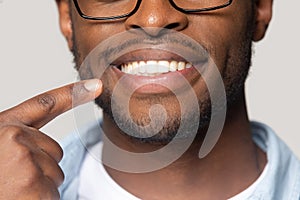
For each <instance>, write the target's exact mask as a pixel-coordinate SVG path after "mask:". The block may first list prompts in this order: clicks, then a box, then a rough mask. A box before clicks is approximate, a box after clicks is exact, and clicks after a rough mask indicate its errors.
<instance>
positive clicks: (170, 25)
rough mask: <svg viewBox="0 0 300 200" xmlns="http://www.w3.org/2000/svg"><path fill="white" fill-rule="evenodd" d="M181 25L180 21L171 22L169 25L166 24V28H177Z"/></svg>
mask: <svg viewBox="0 0 300 200" xmlns="http://www.w3.org/2000/svg"><path fill="white" fill-rule="evenodd" d="M179 26H180V24H179V23H171V24H168V25H167V26H165V28H166V29H176V28H177V27H179Z"/></svg>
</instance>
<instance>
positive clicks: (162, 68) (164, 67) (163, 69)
mask: <svg viewBox="0 0 300 200" xmlns="http://www.w3.org/2000/svg"><path fill="white" fill-rule="evenodd" d="M169 65H170V63H169V62H168V61H159V62H158V72H159V73H167V72H169Z"/></svg>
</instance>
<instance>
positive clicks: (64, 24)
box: [56, 0, 73, 50]
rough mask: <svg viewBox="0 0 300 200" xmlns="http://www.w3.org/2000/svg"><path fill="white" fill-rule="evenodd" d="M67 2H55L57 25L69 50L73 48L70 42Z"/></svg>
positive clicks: (70, 29)
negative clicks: (57, 17) (57, 14)
mask: <svg viewBox="0 0 300 200" xmlns="http://www.w3.org/2000/svg"><path fill="white" fill-rule="evenodd" d="M69 2H70V1H68V0H56V4H57V7H58V13H59V24H60V30H61V32H62V34H63V35H64V36H65V38H66V40H67V42H68V46H69V49H70V50H71V49H72V48H73V41H72V35H73V33H72V20H71V18H70V9H69V8H70V7H69Z"/></svg>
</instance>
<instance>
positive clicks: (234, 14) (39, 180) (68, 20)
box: [0, 0, 272, 200]
mask: <svg viewBox="0 0 300 200" xmlns="http://www.w3.org/2000/svg"><path fill="white" fill-rule="evenodd" d="M57 5H58V8H59V14H60V26H61V30H62V33H63V35H64V36H65V37H66V39H67V41H68V45H69V47H70V49H72V48H73V46H74V43H73V42H74V38H72V37H73V36H74V35H76V40H75V41H76V43H77V44H79V45H78V51H79V53H80V55H81V57H80V58H78V62H79V63H80V62H82V60H83V58H84V57H85V56H86V55H87V54H88V53H89V52H90V51H91V50H92V49H93V48H94V47H95V45H96V44H98V43H99V42H101V41H102V40H104V39H106V38H107V37H109V36H110V35H112V34H114V33H118V32H122V31H125V30H130V29H132V28H135V27H140V28H144V27H172V28H173V29H174V30H176V31H179V32H181V33H183V34H186V35H188V36H189V37H191V38H193V39H194V40H196V41H199V42H201V43H203V44H206V45H207V46H210V47H212V48H213V49H215V51H214V52H210V53H211V54H212V57H213V58H214V59H215V62H216V64H217V66H218V67H219V69H220V71H222V72H223V71H226V70H225V66H226V64H225V63H226V56H227V55H228V54H231V55H235V53H237V51H238V45H239V43H240V42H241V41H242V40H244V39H245V38H244V36H242V35H244V34H241V33H245V32H247V27H246V26H245V24H246V22H248V21H249V20H248V19H249V18H250V17H251V12H250V10H251V7H252V2H249V1H234V3H233V4H232V5H231V6H230V7H228V8H226V9H223V10H222V11H218V15H189V14H183V13H181V12H179V11H177V10H175V9H173V8H172V7H171V5H170V4H169V2H168V1H162V0H149V1H143V2H142V4H141V7H140V9H139V10H138V12H136V13H135V14H134V15H132V16H130V17H129V18H127V19H124V20H121V21H118V22H110V23H100V22H92V21H88V20H84V19H82V18H81V17H80V16H79V15H78V14H77V12H76V11H75V8H74V7H73V5H71V6H69V4H68V1H63V0H62V1H57ZM70 8H71V10H70ZM70 13H71V14H70ZM165 13H169V15H168V18H166V17H165ZM252 14H254V21H253V24H254V30H253V34H252V36H251V37H252V38H250V39H252V40H253V41H259V40H261V39H262V38H263V37H264V35H265V32H266V28H267V26H268V24H269V22H270V20H271V15H272V0H265V1H263V0H258V1H256V2H255V9H254V13H252ZM70 16H71V17H70ZM71 24H72V25H73V29H72V26H71ZM170 24H173V25H172V26H170ZM174 24H175V26H174ZM199 27H200V28H201V27H202V29H201V31H197V30H199ZM203 27H205V28H203ZM210 32H217V33H219V34H218V36H216V35H213V34H210ZM145 34H148V35H150V36H155V35H157V34H158V33H157V32H146V33H145ZM231 70H232V69H231ZM233 71H234V70H233ZM224 73H226V72H224ZM228 73H229V72H228ZM229 74H231V75H232V76H233V77H234V76H237V74H234V73H231V72H230V73H229ZM109 75H111V76H113V74H111V73H108V74H107V75H106V77H103V82H104V83H105V84H104V85H105V87H107V88H112V87H113V86H114V84H115V83H114V82H113V81H110V78H111V76H109ZM225 86H226V82H225ZM193 87H194V88H193V89H194V90H195V91H199V92H198V93H197V96H198V98H201V96H202V95H203V93H204V89H203V85H202V84H201V83H200V81H199V83H198V84H195V85H194V86H193ZM71 90H72V86H71V85H69V86H65V87H63V88H60V89H57V90H54V91H49V92H47V93H45V94H42V95H40V96H37V97H35V98H33V99H31V100H29V101H26V102H24V103H23V104H20V105H18V106H16V107H14V108H12V109H9V110H7V111H4V112H2V113H1V114H0V125H1V126H0V133H1V134H0V136H1V137H0V139H1V144H2V145H1V152H6V153H5V154H1V159H0V160H1V163H0V167H1V170H0V171H1V174H0V186H1V187H0V188H1V192H0V198H1V199H40V198H42V199H58V198H59V195H58V191H57V187H58V186H59V185H60V184H61V183H62V180H63V175H62V172H61V170H60V169H59V167H58V165H57V163H58V162H59V160H60V159H61V157H62V150H61V148H60V147H59V146H58V144H57V143H55V142H54V141H53V140H52V139H51V138H49V137H47V136H45V135H44V134H43V133H41V132H39V131H38V129H39V128H40V127H41V126H43V125H44V124H46V123H47V122H48V121H50V120H51V119H53V118H55V117H56V116H57V115H59V114H61V113H63V112H65V111H66V110H68V109H70V108H71V107H72V100H71V99H72V98H71V96H70V94H71V93H72V92H70V91H71ZM82 91H83V93H78V96H77V97H78V100H77V101H78V103H77V104H81V103H84V102H87V101H90V100H92V99H93V98H95V97H97V96H99V95H100V94H101V87H98V88H97V89H96V90H95V91H93V92H92V93H91V92H87V91H85V90H82ZM49 95H50V96H49ZM237 97H238V98H237V99H236V101H235V102H234V104H233V105H232V106H230V107H229V109H228V113H227V117H226V121H225V126H224V129H223V131H222V134H221V137H220V139H219V141H218V143H217V144H216V145H215V147H214V149H213V151H212V152H211V153H210V154H209V155H208V156H206V157H205V158H203V159H199V157H198V151H199V147H200V145H201V139H198V140H197V139H196V140H195V142H194V143H193V144H192V145H191V146H190V148H189V149H188V151H187V152H186V153H185V154H184V155H183V156H181V157H180V158H179V159H178V160H177V161H175V162H174V163H172V164H171V165H169V166H167V167H165V168H163V169H161V170H158V171H154V172H150V173H144V174H130V173H124V172H121V171H117V170H114V169H112V168H109V167H106V169H107V171H108V173H109V174H110V175H111V177H112V178H113V179H114V180H115V181H116V182H117V183H118V184H120V185H121V186H122V187H124V188H125V189H126V190H128V191H129V192H131V193H132V194H134V195H136V196H137V197H139V198H142V199H173V200H174V199H187V198H188V199H226V198H229V197H232V196H234V195H235V194H238V193H239V192H241V191H243V190H244V189H245V188H247V187H248V186H249V185H250V184H251V183H253V182H254V181H255V180H256V179H257V177H258V176H259V175H260V174H261V172H262V170H263V168H264V166H265V164H266V156H265V154H264V153H263V152H262V151H261V150H260V149H259V148H258V147H257V146H256V145H255V144H254V143H253V141H252V139H251V130H250V125H249V120H248V117H247V110H246V106H245V105H246V104H245V98H244V91H243V90H241V91H239V92H238V95H237ZM51 99H52V100H51ZM53 99H54V100H53ZM133 101H135V102H134V105H136V106H139V103H140V102H139V101H138V100H137V99H133ZM174 102H175V100H174V99H172V98H170V99H168V104H171V105H172V103H173V104H174ZM162 104H164V102H162ZM132 110H133V111H134V110H135V108H133V109H132ZM145 112H146V111H145ZM136 117H137V118H138V115H136ZM102 126H103V130H104V132H106V133H109V137H110V139H111V140H112V141H113V142H114V143H116V144H118V145H119V146H121V147H122V148H124V149H127V150H133V151H143V150H145V149H146V150H149V149H151V148H156V147H157V146H152V145H151V144H139V143H136V142H134V143H133V141H132V140H131V139H130V138H128V137H126V136H124V135H122V134H121V130H120V129H119V128H118V127H117V126H116V124H115V122H114V121H112V120H111V118H110V117H108V116H107V115H106V114H105V115H104V118H103V123H102ZM204 132H205V129H204V128H203V129H201V130H199V132H198V136H199V138H202V137H201V136H202V135H203V134H204ZM41 149H42V151H41ZM15 152H19V153H17V156H15ZM7 155H13V156H7ZM12 157H14V158H15V159H11V158H12ZM16 172H18V173H16ZM228 183H230V184H228Z"/></svg>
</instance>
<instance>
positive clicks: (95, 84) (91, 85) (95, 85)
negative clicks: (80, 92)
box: [84, 79, 102, 92]
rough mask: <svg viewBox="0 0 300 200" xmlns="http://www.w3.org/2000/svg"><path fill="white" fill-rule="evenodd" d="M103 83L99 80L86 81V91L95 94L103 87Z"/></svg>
mask: <svg viewBox="0 0 300 200" xmlns="http://www.w3.org/2000/svg"><path fill="white" fill-rule="evenodd" d="M101 85H102V83H101V81H100V80H99V79H90V80H86V81H85V83H84V87H85V89H87V90H88V91H89V92H95V91H97V90H98V89H99V88H100V87H101Z"/></svg>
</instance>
